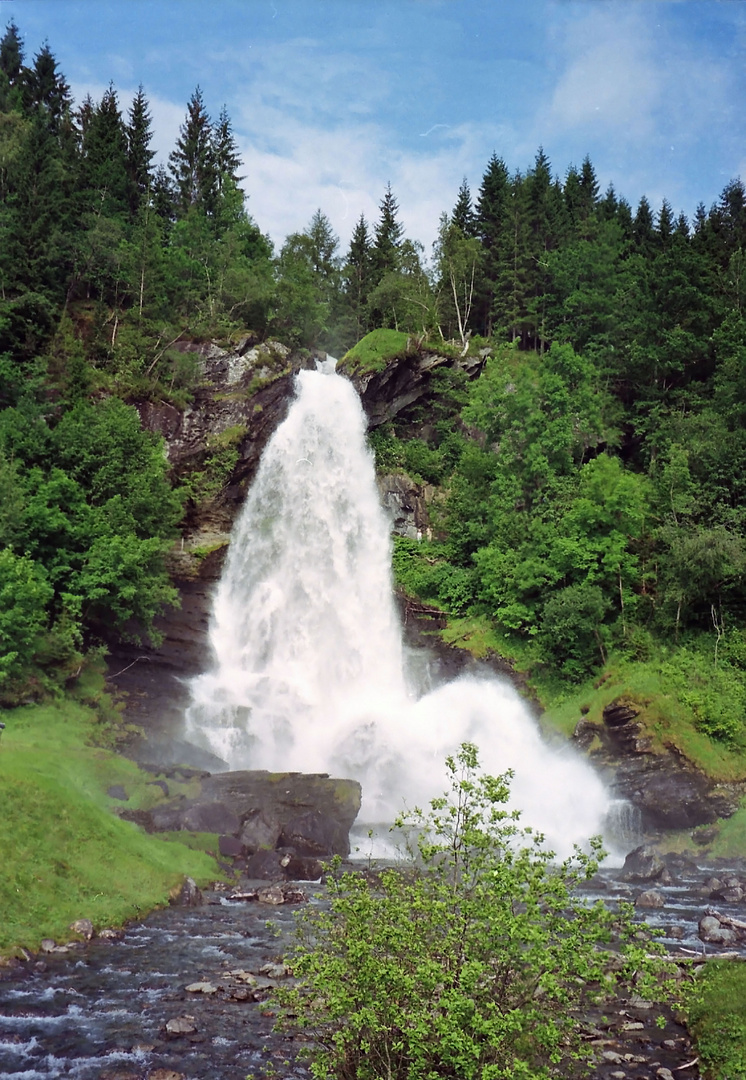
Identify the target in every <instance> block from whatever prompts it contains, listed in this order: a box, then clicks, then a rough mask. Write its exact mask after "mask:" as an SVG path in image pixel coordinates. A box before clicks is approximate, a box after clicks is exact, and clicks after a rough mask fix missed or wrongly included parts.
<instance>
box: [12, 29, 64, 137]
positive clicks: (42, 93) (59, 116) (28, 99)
mask: <svg viewBox="0 0 746 1080" xmlns="http://www.w3.org/2000/svg"><path fill="white" fill-rule="evenodd" d="M22 72H23V74H24V75H25V86H24V98H25V104H26V106H27V108H28V109H29V111H33V110H35V109H36V110H38V112H39V114H40V115H41V117H43V119H44V122H45V124H46V126H47V128H48V130H49V131H50V132H51V133H52V134H53V135H59V134H60V133H61V131H62V129H63V127H64V124H65V121H66V119H67V116H68V114H69V112H70V109H71V106H72V98H71V97H70V87H69V86H68V84H67V82H66V81H65V78H64V76H63V75H62V73H61V72H60V71H58V70H57V61H56V59H55V57H54V55H53V53H52V50H51V49H50V48H49V45H48V44H46V43H45V44H44V45H43V46H42V48H41V49H40V50H39V52H38V53H37V54H36V56H35V57H34V66H33V67H32V68H30V69H27V68H24V69H22Z"/></svg>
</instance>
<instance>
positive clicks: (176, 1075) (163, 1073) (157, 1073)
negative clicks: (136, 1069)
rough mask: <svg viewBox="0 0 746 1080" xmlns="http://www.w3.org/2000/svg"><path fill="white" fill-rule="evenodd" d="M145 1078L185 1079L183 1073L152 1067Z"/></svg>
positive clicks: (154, 1079)
mask: <svg viewBox="0 0 746 1080" xmlns="http://www.w3.org/2000/svg"><path fill="white" fill-rule="evenodd" d="M147 1080H186V1078H185V1076H184V1073H180V1072H175V1071H174V1070H173V1069H153V1070H152V1071H151V1072H149V1073H148V1076H147Z"/></svg>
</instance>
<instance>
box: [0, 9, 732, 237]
mask: <svg viewBox="0 0 746 1080" xmlns="http://www.w3.org/2000/svg"><path fill="white" fill-rule="evenodd" d="M11 18H12V19H14V20H15V22H16V23H17V25H18V27H19V29H20V31H21V34H22V36H23V38H24V41H25V45H26V51H27V56H28V57H31V56H33V54H34V53H35V52H36V51H37V50H38V48H39V46H40V45H41V44H42V43H43V41H44V40H45V39H48V41H49V44H50V46H51V48H52V51H53V52H54V53H55V55H56V57H57V59H58V61H59V63H60V66H61V68H62V71H63V72H64V74H65V76H66V77H67V79H68V82H69V83H70V84H71V87H72V91H73V94H74V96H75V98H76V100H77V101H78V102H79V101H80V100H81V99H82V98H83V97H84V95H85V94H86V93H91V95H92V96H93V97H94V99H98V98H100V96H101V94H102V92H103V90H104V89H105V88H106V86H107V84H108V83H109V81H110V80H113V82H114V84H115V86H116V88H117V90H118V92H119V96H120V101H121V103H122V105H123V106H126V105H128V104H129V101H130V100H131V97H132V94H133V92H134V90H135V89H136V88H137V85H138V83H140V82H142V83H143V85H144V86H145V90H146V93H147V94H148V97H149V99H150V102H151V109H152V113H153V118H154V126H155V131H156V138H155V145H156V148H157V150H158V151H159V154H160V155H161V158H162V159H165V158H166V157H167V155H168V152H169V150H170V149H171V148H172V146H173V143H174V141H175V139H176V137H177V135H178V130H179V125H180V124H181V123H182V121H183V118H184V113H185V110H186V103H187V101H188V99H189V97H190V95H191V93H192V91H193V90H194V87H195V86H196V85H197V84H199V85H200V86H201V87H202V91H203V94H204V98H205V103H206V105H207V108H208V110H209V111H210V113H211V114H212V115H213V116H217V114H218V112H219V110H220V107H221V105H223V104H224V103H225V104H226V105H227V107H228V112H229V114H230V116H231V118H232V120H233V125H234V129H235V133H236V136H237V140H238V143H239V146H240V149H241V152H242V154H243V158H244V168H243V170H242V171H243V172H244V173H245V174H246V179H245V181H244V187H245V189H246V191H247V192H248V194H249V196H250V201H249V209H250V211H251V213H252V215H253V216H254V218H255V219H256V221H257V223H258V224H259V226H260V227H261V229H262V230H263V231H264V232H268V233H269V234H270V235H271V236H272V238H273V240H274V241H275V243H276V244H280V243H281V242H282V240H283V238H284V236H285V235H286V234H287V233H288V232H292V231H295V230H301V229H303V228H304V227H305V226H306V225H307V224H308V222H309V220H310V218H311V215H312V214H313V212H314V210H315V209H316V208H317V207H321V209H322V210H323V211H324V212H325V213H326V214H327V215H328V217H329V218H330V220H331V222H332V225H333V226H334V229H335V231H336V232H337V233H338V234H339V236H340V239H341V242H342V246H343V247H344V246H345V245H346V243H347V241H348V240H349V236H350V233H351V231H352V228H353V226H354V224H355V222H356V220H357V219H358V217H359V216H360V213H361V212H362V213H364V214H365V215H366V217H367V218H368V220H369V222H374V221H375V219H376V218H377V215H378V204H379V203H380V200H381V197H382V195H383V191H384V188H385V185H386V183H387V182H389V181H390V182H391V185H392V188H393V191H394V194H395V195H396V197H397V199H398V201H399V205H400V211H401V218H402V222H403V224H404V226H405V230H406V232H407V235H409V236H410V237H411V238H412V239H417V240H420V241H421V242H422V243H423V244H424V245H425V248H426V252H429V250H430V246H431V244H432V241H433V239H434V237H435V234H436V231H437V226H438V217H439V215H440V213H441V212H442V211H443V210H450V209H452V207H453V204H454V202H455V198H456V192H457V189H458V186H459V184H460V182H461V179H462V177H464V176H466V177H467V179H468V181H469V184H470V186H471V189H472V192H473V193H474V194H475V195H476V193H477V191H478V189H479V185H480V182H481V179H482V175H483V173H484V170H485V167H486V164H487V161H488V159H489V157H490V156H491V154H492V153H493V151H494V152H496V153H497V154H498V155H500V156H502V157H503V158H504V159H505V161H506V163H507V165H508V167H509V168H510V169H511V170H513V169H521V170H522V171H523V170H525V169H527V168H528V167H530V165H531V163H532V161H533V159H534V156H535V154H536V150H537V147H538V146H539V145H542V146H543V147H544V150H545V152H546V153H547V155H548V156H549V158H550V161H551V163H552V167H553V169H554V171H555V172H556V173H557V174H558V175H560V176H564V174H565V172H566V170H567V168H568V166H569V165H571V164H577V165H580V163H581V161H582V159H583V157H584V156H585V155H586V154H589V155H590V157H591V160H592V161H593V164H594V166H595V168H596V171H597V174H598V177H599V180H600V183H601V186H602V189H604V188H605V187H606V186H607V185H608V184H609V183H610V182H612V183H613V184H614V186H615V188H616V190H617V192H618V193H619V194H622V195H624V196H625V197H626V198H627V199H628V200H629V201H630V202H631V203H632V204H633V205H635V204H636V203H637V201H638V200H639V198H640V196H641V195H643V194H645V195H647V196H648V198H649V199H650V201H651V202H652V204H653V206H654V207H658V206H660V203H661V200H662V199H663V198H667V199H668V200H669V201H670V202H671V203H672V205H673V207H674V210H675V211H676V212H678V211H679V210H684V212H685V213H686V214H687V215H689V216H691V215H692V214H693V212H694V210H695V208H696V206H697V203H698V202H700V201H701V202H704V203H705V204H706V205H707V206H708V207H709V205H710V204H711V203H712V202H714V201H715V200H716V199H717V198H718V196H719V194H720V192H721V191H722V189H723V187H724V186H725V184H726V183H727V182H728V181H729V180H730V179H732V178H733V177H735V176H738V175H742V174H743V175H744V177H745V178H746V109H744V107H743V103H744V101H745V100H746V94H745V93H744V91H745V90H746V3H744V2H742V0H658V2H649V0H578V2H576V0H521V2H514V0H0V25H2V26H4V25H5V24H6V23H7V22H9V21H10V19H11Z"/></svg>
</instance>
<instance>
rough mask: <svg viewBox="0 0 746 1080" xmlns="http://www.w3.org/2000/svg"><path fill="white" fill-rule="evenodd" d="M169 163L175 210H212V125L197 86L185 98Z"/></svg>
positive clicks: (184, 212) (213, 179)
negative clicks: (173, 185)
mask: <svg viewBox="0 0 746 1080" xmlns="http://www.w3.org/2000/svg"><path fill="white" fill-rule="evenodd" d="M169 163H170V168H171V174H172V176H173V178H174V182H175V185H176V196H177V203H178V208H179V211H180V212H181V213H182V214H186V212H187V211H188V210H189V209H190V207H193V206H197V207H199V208H200V209H201V210H203V211H204V212H205V213H206V214H211V213H213V212H214V209H215V195H216V188H217V175H216V167H215V155H214V151H213V144H212V124H211V122H210V117H209V116H208V115H207V112H206V111H205V106H204V102H203V100H202V91H201V90H200V88H199V86H198V87H197V88H196V89H195V91H194V93H193V94H192V96H191V98H190V99H189V104H188V106H187V115H186V118H185V120H184V123H183V124H182V125H181V128H180V130H179V138H178V140H177V142H176V149H175V150H174V151H173V152H172V153H171V154H170V155H169Z"/></svg>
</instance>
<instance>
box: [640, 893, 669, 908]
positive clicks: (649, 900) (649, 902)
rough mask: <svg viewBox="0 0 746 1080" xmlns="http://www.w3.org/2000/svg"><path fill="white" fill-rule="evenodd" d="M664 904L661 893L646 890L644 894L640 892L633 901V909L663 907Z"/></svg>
mask: <svg viewBox="0 0 746 1080" xmlns="http://www.w3.org/2000/svg"><path fill="white" fill-rule="evenodd" d="M665 906H666V902H665V900H664V899H663V893H661V892H659V891H657V889H647V890H646V891H645V892H641V893H640V894H639V896H638V897H637V900H636V901H635V907H665Z"/></svg>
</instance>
